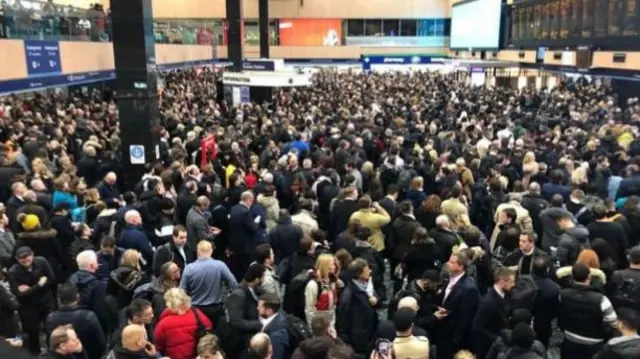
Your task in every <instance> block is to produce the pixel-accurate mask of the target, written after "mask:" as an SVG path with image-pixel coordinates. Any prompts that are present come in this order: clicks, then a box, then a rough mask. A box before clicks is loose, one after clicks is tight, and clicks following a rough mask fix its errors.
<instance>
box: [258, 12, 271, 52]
mask: <svg viewBox="0 0 640 359" xmlns="http://www.w3.org/2000/svg"><path fill="white" fill-rule="evenodd" d="M258 16H259V17H258V28H259V30H260V58H263V59H268V58H269V0H258Z"/></svg>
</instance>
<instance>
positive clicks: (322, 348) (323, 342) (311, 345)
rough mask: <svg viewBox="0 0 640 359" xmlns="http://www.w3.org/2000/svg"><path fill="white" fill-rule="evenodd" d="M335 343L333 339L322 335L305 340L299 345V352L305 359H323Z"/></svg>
mask: <svg viewBox="0 0 640 359" xmlns="http://www.w3.org/2000/svg"><path fill="white" fill-rule="evenodd" d="M335 345H336V342H335V340H334V339H333V338H331V337H329V336H326V335H323V336H320V337H313V338H309V339H306V340H304V341H302V343H300V345H299V348H300V351H302V353H303V354H304V356H305V358H307V359H324V358H325V357H326V356H327V353H328V352H329V349H331V348H332V347H333V346H335Z"/></svg>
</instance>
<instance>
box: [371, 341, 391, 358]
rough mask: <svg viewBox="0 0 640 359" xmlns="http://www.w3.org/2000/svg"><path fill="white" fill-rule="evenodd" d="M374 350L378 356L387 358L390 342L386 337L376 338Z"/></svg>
mask: <svg viewBox="0 0 640 359" xmlns="http://www.w3.org/2000/svg"><path fill="white" fill-rule="evenodd" d="M375 352H376V354H378V358H387V357H388V356H389V353H390V352H391V342H390V341H388V340H386V339H378V340H376V346H375Z"/></svg>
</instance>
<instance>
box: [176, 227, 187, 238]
mask: <svg viewBox="0 0 640 359" xmlns="http://www.w3.org/2000/svg"><path fill="white" fill-rule="evenodd" d="M180 232H184V233H187V229H186V228H184V226H181V225H179V224H177V225H176V226H175V227H173V236H174V237H177V236H178V235H179V234H180Z"/></svg>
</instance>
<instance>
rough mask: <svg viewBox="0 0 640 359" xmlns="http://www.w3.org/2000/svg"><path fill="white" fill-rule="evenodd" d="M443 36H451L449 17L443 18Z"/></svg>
mask: <svg viewBox="0 0 640 359" xmlns="http://www.w3.org/2000/svg"><path fill="white" fill-rule="evenodd" d="M444 36H451V19H444Z"/></svg>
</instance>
